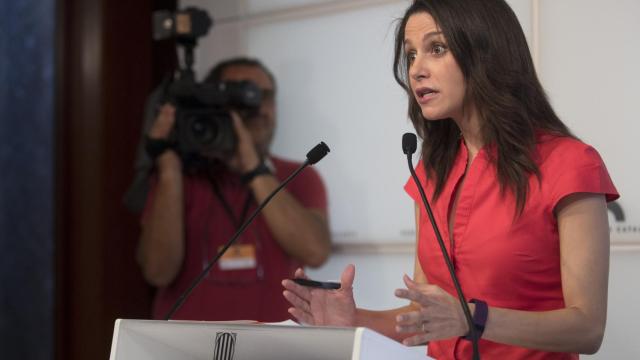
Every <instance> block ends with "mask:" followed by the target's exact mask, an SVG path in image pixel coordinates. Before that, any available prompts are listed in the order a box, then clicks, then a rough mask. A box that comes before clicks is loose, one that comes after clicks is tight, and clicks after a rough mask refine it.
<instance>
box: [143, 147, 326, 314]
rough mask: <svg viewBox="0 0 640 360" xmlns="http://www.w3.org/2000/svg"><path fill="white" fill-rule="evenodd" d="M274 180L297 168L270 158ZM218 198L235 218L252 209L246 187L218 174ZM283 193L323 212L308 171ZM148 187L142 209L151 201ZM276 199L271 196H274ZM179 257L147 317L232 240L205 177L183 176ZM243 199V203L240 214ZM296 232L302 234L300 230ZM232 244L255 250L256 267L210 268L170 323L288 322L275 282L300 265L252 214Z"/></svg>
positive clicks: (162, 310) (317, 184)
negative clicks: (181, 252) (181, 250)
mask: <svg viewBox="0 0 640 360" xmlns="http://www.w3.org/2000/svg"><path fill="white" fill-rule="evenodd" d="M271 161H272V163H273V166H274V167H275V170H276V171H275V174H276V177H277V178H278V179H280V181H282V180H284V179H285V178H286V177H287V176H289V175H290V174H291V173H292V172H293V171H294V170H295V169H297V168H298V166H299V165H300V164H299V163H294V162H290V161H285V160H283V159H278V158H275V157H272V158H271ZM215 179H216V182H217V184H218V187H219V189H220V190H221V194H222V195H223V197H224V199H225V200H226V202H227V203H228V204H229V205H230V208H231V211H232V212H233V214H234V216H235V217H236V219H237V218H240V217H241V214H242V213H243V212H245V214H246V215H245V217H248V216H249V215H250V214H251V213H252V212H253V211H254V210H255V208H256V207H257V204H256V202H255V200H254V198H253V197H252V196H251V194H250V192H249V189H248V187H247V186H246V185H244V184H242V183H241V181H240V179H239V177H238V176H237V175H234V174H231V173H228V172H224V173H221V174H219V175H216V177H215ZM285 190H286V191H289V192H290V193H291V194H292V195H293V196H294V197H295V198H296V199H297V200H298V201H299V202H300V203H301V204H302V205H303V206H304V207H306V208H313V209H319V210H322V211H325V212H326V209H327V197H326V191H325V187H324V185H323V183H322V180H321V178H320V176H319V174H318V173H317V172H316V171H315V169H313V168H312V167H309V168H307V169H305V170H303V171H302V172H301V173H300V174H299V175H298V177H297V178H296V179H294V180H293V181H292V182H291V183H289V185H287V187H286V188H285V189H283V191H285ZM154 191H155V187H154V186H153V184H152V189H151V191H150V193H149V194H150V195H149V197H148V198H147V208H148V207H149V206H150V204H151V201H153V200H152V199H153V193H154ZM276 196H277V195H276ZM184 199H185V231H186V234H185V245H186V247H185V257H184V262H183V265H182V270H181V271H180V273H179V274H178V275H177V277H176V279H175V280H174V282H173V283H172V284H171V285H170V286H168V287H166V288H161V289H158V290H157V293H156V297H155V300H154V304H153V317H154V318H156V319H161V318H164V316H165V315H166V313H167V312H168V311H169V309H170V308H171V307H172V306H173V304H174V302H175V301H176V299H177V298H178V297H179V296H180V294H182V292H183V291H184V290H185V289H186V288H187V287H188V286H189V285H190V284H191V282H192V281H193V280H194V279H195V278H196V277H197V276H198V275H199V274H200V272H202V270H203V269H204V267H205V266H206V264H207V263H208V261H209V260H211V259H212V258H213V257H214V256H215V254H216V253H217V251H218V249H219V248H220V247H221V246H223V245H224V244H226V242H227V241H228V240H229V239H230V238H231V237H232V236H233V234H234V233H235V231H236V229H237V226H236V225H235V224H234V222H233V221H232V220H231V219H230V216H229V215H228V212H227V210H225V208H224V206H223V204H222V202H221V201H220V200H219V198H218V197H217V196H216V195H215V192H214V191H213V186H212V184H211V183H210V181H209V180H208V179H206V178H205V177H200V176H185V177H184ZM247 199H249V205H248V207H247V209H246V211H244V208H245V204H246V203H247ZM300 231H304V229H301V230H300ZM236 244H251V245H253V246H255V249H256V250H255V252H256V256H255V258H256V263H257V266H255V267H253V268H251V269H240V270H222V269H221V268H220V266H219V265H214V267H213V268H212V270H211V271H210V273H209V274H208V275H207V277H206V278H205V279H204V280H203V281H202V282H201V283H200V284H199V285H198V286H197V287H196V289H195V290H194V291H193V292H192V293H191V295H190V296H189V298H188V299H187V300H186V302H185V303H184V304H183V305H182V307H181V308H180V309H179V310H178V311H177V312H176V313H175V314H174V316H173V317H172V319H176V320H177V319H182V320H209V321H214V320H215V321H222V320H242V319H246V320H257V321H263V322H275V321H283V320H286V319H288V318H289V314H288V312H287V308H288V305H287V302H286V300H285V299H284V297H283V296H282V290H283V288H282V285H281V281H282V279H284V278H288V277H292V276H293V273H294V271H295V269H296V268H297V267H299V266H301V264H300V263H299V262H297V261H295V260H294V259H292V258H290V257H289V256H288V255H287V254H286V253H285V252H284V250H283V249H282V248H281V247H280V246H279V245H278V243H277V242H276V240H275V239H274V238H273V236H272V235H271V232H270V231H269V228H268V226H267V223H266V221H265V219H264V217H263V216H261V215H258V217H256V219H255V220H254V222H253V223H252V224H251V225H250V226H249V227H248V228H247V229H246V231H245V233H244V235H243V236H241V237H240V238H239V239H238V240H237V241H236Z"/></svg>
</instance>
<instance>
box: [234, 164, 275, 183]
mask: <svg viewBox="0 0 640 360" xmlns="http://www.w3.org/2000/svg"><path fill="white" fill-rule="evenodd" d="M266 174H271V169H269V167H268V166H267V164H265V162H264V161H262V162H260V164H258V166H256V167H255V168H254V169H253V170H251V171H249V172H247V173H244V174H242V176H241V177H240V179H241V180H242V182H243V183H244V184H249V183H250V182H251V180H253V179H255V178H256V177H257V176H260V175H266Z"/></svg>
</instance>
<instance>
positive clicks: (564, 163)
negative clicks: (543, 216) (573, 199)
mask: <svg viewBox="0 0 640 360" xmlns="http://www.w3.org/2000/svg"><path fill="white" fill-rule="evenodd" d="M550 161H551V164H550V165H549V167H548V169H547V174H548V176H549V177H550V178H551V179H552V185H551V188H550V194H551V202H552V208H555V207H556V206H557V205H558V203H559V202H560V200H562V199H563V198H565V197H566V196H569V195H571V194H575V193H594V194H604V195H605V197H606V200H607V202H610V201H614V200H616V199H618V198H619V197H620V195H619V194H618V191H617V190H616V188H615V186H614V185H613V181H612V180H611V177H610V176H609V172H608V171H607V168H606V166H605V164H604V162H603V161H602V158H601V157H600V154H598V152H597V151H596V149H594V148H593V147H591V146H589V145H585V144H582V143H579V145H576V144H575V143H573V144H569V145H568V146H567V148H566V149H563V150H562V155H560V154H558V155H556V156H554V157H553V159H551V160H550Z"/></svg>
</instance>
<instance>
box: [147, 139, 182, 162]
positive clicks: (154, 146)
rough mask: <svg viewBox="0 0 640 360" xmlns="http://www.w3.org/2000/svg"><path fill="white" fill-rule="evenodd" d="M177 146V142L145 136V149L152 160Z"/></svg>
mask: <svg viewBox="0 0 640 360" xmlns="http://www.w3.org/2000/svg"><path fill="white" fill-rule="evenodd" d="M173 148H175V144H174V143H173V142H171V141H168V140H165V139H154V138H150V137H149V136H145V137H144V149H145V151H146V152H147V155H149V157H150V158H151V160H155V159H156V158H157V157H158V156H160V155H161V154H162V153H163V152H165V151H167V150H169V149H173Z"/></svg>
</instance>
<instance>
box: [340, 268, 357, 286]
mask: <svg viewBox="0 0 640 360" xmlns="http://www.w3.org/2000/svg"><path fill="white" fill-rule="evenodd" d="M355 277H356V267H355V266H354V265H353V264H349V265H347V267H346V268H344V271H342V275H340V282H341V288H342V289H351V288H352V287H353V279H354V278H355Z"/></svg>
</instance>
